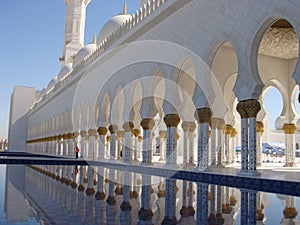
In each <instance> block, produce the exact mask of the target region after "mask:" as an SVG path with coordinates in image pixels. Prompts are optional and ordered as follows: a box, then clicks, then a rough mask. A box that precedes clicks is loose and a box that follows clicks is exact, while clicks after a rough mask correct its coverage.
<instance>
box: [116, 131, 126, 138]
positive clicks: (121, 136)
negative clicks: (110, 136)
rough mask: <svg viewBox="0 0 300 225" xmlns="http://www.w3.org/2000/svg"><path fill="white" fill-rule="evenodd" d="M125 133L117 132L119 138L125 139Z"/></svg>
mask: <svg viewBox="0 0 300 225" xmlns="http://www.w3.org/2000/svg"><path fill="white" fill-rule="evenodd" d="M124 133H125V132H124V131H123V130H119V131H118V132H117V136H118V138H124Z"/></svg>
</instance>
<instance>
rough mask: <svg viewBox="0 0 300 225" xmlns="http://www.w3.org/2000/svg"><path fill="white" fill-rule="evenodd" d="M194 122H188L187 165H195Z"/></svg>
mask: <svg viewBox="0 0 300 225" xmlns="http://www.w3.org/2000/svg"><path fill="white" fill-rule="evenodd" d="M195 129H196V124H195V123H194V122H190V123H189V152H188V164H189V167H194V166H196V165H195V163H194V158H195V157H194V146H195V145H194V140H195Z"/></svg>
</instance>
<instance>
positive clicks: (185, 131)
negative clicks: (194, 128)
mask: <svg viewBox="0 0 300 225" xmlns="http://www.w3.org/2000/svg"><path fill="white" fill-rule="evenodd" d="M181 127H182V130H183V161H182V165H183V166H186V165H187V164H188V162H189V156H188V153H189V147H188V144H189V143H188V137H189V122H183V123H182V124H181Z"/></svg>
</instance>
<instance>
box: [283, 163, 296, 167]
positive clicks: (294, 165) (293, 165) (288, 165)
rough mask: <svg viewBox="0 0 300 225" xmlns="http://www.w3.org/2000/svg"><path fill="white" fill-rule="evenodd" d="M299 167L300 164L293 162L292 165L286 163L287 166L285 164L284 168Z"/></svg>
mask: <svg viewBox="0 0 300 225" xmlns="http://www.w3.org/2000/svg"><path fill="white" fill-rule="evenodd" d="M297 166H298V164H297V163H295V162H291V163H286V164H284V166H283V167H297Z"/></svg>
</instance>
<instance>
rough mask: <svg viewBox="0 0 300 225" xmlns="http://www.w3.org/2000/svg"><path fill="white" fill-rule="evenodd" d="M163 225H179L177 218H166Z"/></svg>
mask: <svg viewBox="0 0 300 225" xmlns="http://www.w3.org/2000/svg"><path fill="white" fill-rule="evenodd" d="M161 224H162V225H176V224H177V219H176V217H174V218H164V220H163V222H162V223H161Z"/></svg>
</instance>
